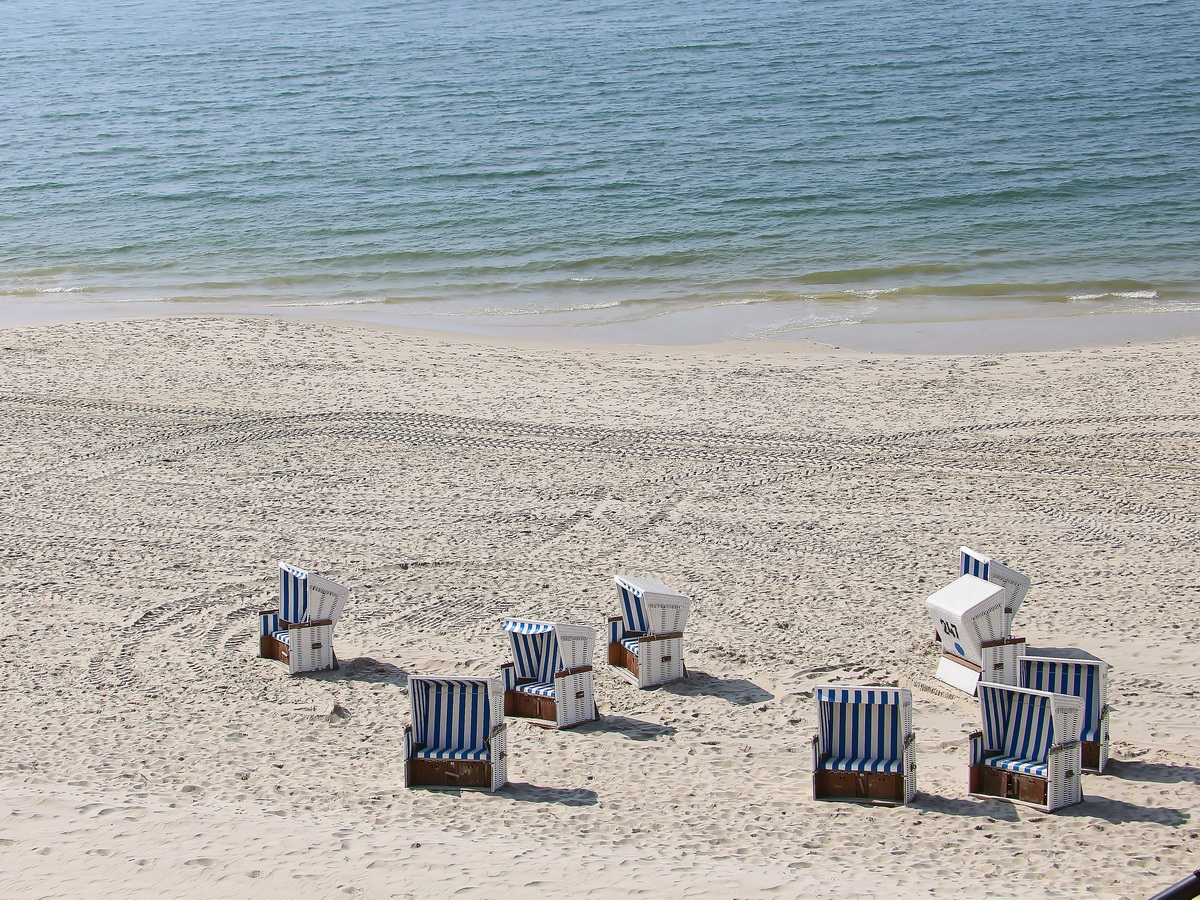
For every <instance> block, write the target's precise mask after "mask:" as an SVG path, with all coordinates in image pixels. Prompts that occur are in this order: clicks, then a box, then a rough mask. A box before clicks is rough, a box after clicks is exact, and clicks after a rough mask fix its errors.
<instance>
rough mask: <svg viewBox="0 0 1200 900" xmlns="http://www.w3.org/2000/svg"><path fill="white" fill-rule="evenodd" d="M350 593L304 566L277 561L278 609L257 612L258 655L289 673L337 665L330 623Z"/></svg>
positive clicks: (322, 669) (333, 667)
mask: <svg viewBox="0 0 1200 900" xmlns="http://www.w3.org/2000/svg"><path fill="white" fill-rule="evenodd" d="M349 595H350V592H349V591H348V590H347V589H346V588H345V587H343V586H342V585H340V584H338V583H337V582H335V581H330V580H329V579H328V578H323V577H322V576H320V575H316V574H314V573H312V572H309V571H306V570H305V569H301V568H297V567H296V566H289V565H288V564H287V563H280V564H279V608H278V609H269V610H265V611H264V612H260V613H259V614H258V621H259V627H258V637H259V640H258V655H259V656H260V657H262V658H263V659H277V660H279V661H280V662H282V663H285V664H287V667H288V672H289V673H290V674H292V675H296V674H298V673H300V672H324V671H326V670H328V669H336V668H337V667H338V661H337V655H336V654H335V653H334V652H333V626H334V625H336V624H337V621H338V619H339V618H341V615H342V609H343V607H345V605H346V598H347V597H348V596H349Z"/></svg>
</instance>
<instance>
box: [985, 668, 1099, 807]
mask: <svg viewBox="0 0 1200 900" xmlns="http://www.w3.org/2000/svg"><path fill="white" fill-rule="evenodd" d="M977 694H978V697H979V710H980V715H981V718H982V721H983V730H982V731H977V732H975V733H974V734H972V735H971V738H970V741H971V769H970V781H969V784H970V792H971V796H972V797H979V798H985V797H992V798H999V799H1001V800H1011V801H1012V802H1014V803H1023V804H1027V805H1029V806H1036V807H1037V808H1038V809H1043V810H1045V811H1046V812H1050V811H1052V810H1055V809H1059V808H1061V807H1063V806H1069V805H1070V804H1072V803H1078V802H1079V801H1080V800H1082V799H1083V787H1082V784H1081V779H1080V774H1079V772H1080V762H1081V758H1080V741H1079V735H1080V731H1081V725H1082V717H1083V701H1082V700H1080V699H1079V698H1078V697H1069V696H1067V695H1065V694H1055V693H1053V692H1051V691H1034V690H1030V689H1028V688H1020V687H1012V686H1010V685H1005V684H990V683H988V682H986V681H985V682H980V683H979V686H978V690H977Z"/></svg>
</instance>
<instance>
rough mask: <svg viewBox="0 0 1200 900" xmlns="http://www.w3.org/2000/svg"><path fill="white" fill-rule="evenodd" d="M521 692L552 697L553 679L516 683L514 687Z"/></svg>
mask: <svg viewBox="0 0 1200 900" xmlns="http://www.w3.org/2000/svg"><path fill="white" fill-rule="evenodd" d="M516 690H518V691H519V692H520V693H522V694H533V695H534V696H535V697H553V696H554V682H553V681H531V682H529V683H528V684H518V685H517V687H516Z"/></svg>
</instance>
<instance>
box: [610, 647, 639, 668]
mask: <svg viewBox="0 0 1200 900" xmlns="http://www.w3.org/2000/svg"><path fill="white" fill-rule="evenodd" d="M608 663H609V665H612V666H620V667H621V668H622V669H628V670H629V671H630V672H632V673H633V674H634V675H637V674H639V672H638V658H637V654H636V653H634V652H632V651H631V650H630V649H629V648H628V647H626V646H625V645H624V644H619V643H618V644H609V645H608Z"/></svg>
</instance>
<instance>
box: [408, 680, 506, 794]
mask: <svg viewBox="0 0 1200 900" xmlns="http://www.w3.org/2000/svg"><path fill="white" fill-rule="evenodd" d="M408 691H409V705H410V710H411V713H412V724H411V725H409V726H408V727H407V728H406V729H405V731H404V762H405V765H404V784H405V786H406V787H440V788H477V789H481V790H487V791H495V790H499V789H500V788H501V787H503V786H504V785H505V784H506V783H507V782H508V762H507V760H508V731H507V729H506V727H505V725H504V686H503V685H502V684H501V682H500V679H499V678H460V677H455V676H451V675H413V676H412V677H410V678H409V679H408Z"/></svg>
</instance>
